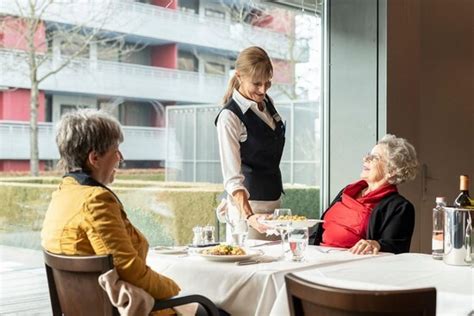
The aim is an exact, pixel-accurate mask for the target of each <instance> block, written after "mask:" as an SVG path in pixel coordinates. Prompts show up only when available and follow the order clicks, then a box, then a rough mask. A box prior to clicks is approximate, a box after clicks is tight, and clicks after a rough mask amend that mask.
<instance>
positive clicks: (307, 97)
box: [0, 0, 322, 249]
mask: <svg viewBox="0 0 474 316" xmlns="http://www.w3.org/2000/svg"><path fill="white" fill-rule="evenodd" d="M171 2H172V3H174V4H175V2H173V1H171ZM171 2H168V1H120V2H115V1H104V2H102V1H98V3H100V5H98V6H97V7H95V6H94V4H92V3H95V2H94V1H92V2H81V3H82V4H81V5H84V6H90V7H88V8H87V10H88V11H87V12H90V16H86V15H84V16H82V15H78V14H75V13H74V12H72V11H70V10H72V9H71V4H69V3H65V4H57V5H55V7H54V12H53V13H52V14H46V15H44V17H45V20H44V21H43V22H42V24H41V25H40V27H38V29H37V33H36V34H35V36H34V37H33V38H34V40H35V41H36V42H35V45H36V46H37V47H38V49H39V50H38V51H37V53H38V55H41V56H45V57H46V59H45V60H47V61H48V62H43V63H42V64H41V66H40V67H41V73H42V74H46V73H48V72H51V75H50V77H49V78H48V80H45V81H43V82H42V83H41V85H40V88H39V89H40V91H39V106H38V111H39V113H38V119H39V121H40V128H39V131H38V133H39V134H38V139H39V140H40V142H39V159H40V169H41V175H42V177H39V178H37V179H33V180H28V181H25V180H22V179H23V178H22V177H16V178H12V179H9V180H8V181H3V180H2V182H1V183H0V185H2V186H6V187H8V190H4V189H1V190H0V210H1V211H0V212H2V213H1V216H2V221H1V222H0V244H2V245H9V246H13V247H24V248H32V249H39V248H40V243H39V241H40V237H39V232H40V230H41V223H42V220H43V218H44V214H45V212H46V209H47V207H48V203H49V199H50V196H51V192H52V191H53V190H54V189H55V188H56V186H57V184H58V183H59V181H60V179H61V174H60V173H59V172H57V171H55V170H47V169H48V168H47V167H48V166H54V163H55V162H56V161H57V160H58V158H59V156H58V153H57V151H56V150H55V148H56V147H55V144H54V125H55V123H56V122H57V121H58V120H59V119H60V116H61V115H62V114H63V113H65V112H67V111H71V110H75V109H76V108H78V107H80V106H82V105H84V104H85V105H87V106H93V107H98V108H101V109H106V110H108V111H109V112H111V113H112V114H113V115H115V116H116V117H117V118H118V119H119V120H120V121H121V122H122V123H123V125H124V135H125V141H124V143H123V144H122V152H123V154H124V158H125V161H126V164H125V166H126V168H125V169H122V170H121V171H120V172H119V173H118V175H117V179H118V181H116V183H114V184H113V185H112V188H113V189H114V190H116V192H117V194H118V196H119V197H120V199H121V200H122V202H123V204H124V206H125V208H126V211H127V213H128V215H129V218H130V219H131V221H132V222H133V223H134V224H135V225H136V226H138V227H139V228H140V230H142V232H143V233H144V234H145V235H146V236H147V238H148V239H149V241H150V244H151V245H156V244H187V243H189V242H190V241H191V237H192V227H193V226H196V225H206V224H211V225H216V226H217V224H216V219H215V214H214V208H215V207H216V203H217V197H218V196H219V195H220V194H221V193H222V191H223V186H222V174H221V165H220V161H219V154H218V142H217V135H216V128H215V126H214V120H215V118H216V115H217V113H218V112H219V110H220V108H221V99H222V97H223V95H224V93H225V90H226V88H227V84H228V81H229V79H230V77H231V76H232V75H233V73H234V71H233V68H234V62H235V60H236V58H237V56H238V54H239V52H240V51H242V50H243V49H244V48H246V47H248V46H254V45H257V46H260V47H262V48H263V49H265V50H266V51H267V52H268V54H269V56H270V57H271V59H272V61H273V65H274V70H275V73H274V77H273V80H272V87H271V89H270V90H269V91H268V94H269V95H270V96H271V97H272V98H273V100H274V103H275V106H276V108H277V110H278V112H279V113H280V114H281V117H282V118H283V120H284V121H285V122H286V130H287V132H286V144H285V149H284V154H283V158H282V161H281V165H280V167H281V170H282V174H283V180H284V187H285V191H286V195H284V196H283V205H284V206H286V207H290V208H292V209H294V212H295V213H296V214H300V213H301V214H305V215H307V216H309V217H312V218H315V217H318V216H319V186H320V183H321V179H320V174H321V172H320V171H321V156H322V155H321V132H320V122H321V106H320V94H321V89H320V86H321V81H320V78H321V74H320V72H321V51H322V50H321V47H320V43H321V41H320V34H321V16H320V11H319V9H316V11H315V12H314V11H308V10H301V9H295V8H294V7H286V6H284V5H278V6H277V5H271V4H270V2H265V4H263V3H262V2H258V1H250V0H241V1H185V0H180V1H177V3H178V4H177V6H175V7H173V6H172V5H168V4H169V3H171ZM12 3H13V2H12ZM161 3H162V4H163V5H165V4H166V7H161V6H159V5H158V4H161ZM108 5H110V8H107V10H105V9H104V8H105V7H104V6H108ZM83 9H84V10H85V9H86V8H83ZM1 10H2V8H0V16H2V14H8V15H9V16H10V15H11V12H9V13H7V12H1ZM45 10H48V8H45ZM75 12H76V11H75ZM77 12H79V11H77ZM81 12H84V11H81ZM17 14H18V15H17V16H15V15H11V16H10V19H11V20H8V23H7V24H9V25H13V22H11V21H14V20H15V19H19V15H21V12H20V11H18V13H17ZM107 14H111V15H107ZM81 19H82V20H81ZM92 19H93V20H92ZM131 21H133V23H132V22H131ZM59 25H60V26H61V27H58V26H59ZM65 26H66V27H65ZM164 26H166V27H164ZM101 27H103V29H101ZM57 30H61V32H63V33H61V34H56V33H55V32H57ZM24 31H25V30H23V29H21V28H16V29H15V28H13V27H12V28H9V29H4V30H3V32H2V38H3V42H2V45H3V46H2V50H1V53H0V64H2V66H3V65H7V64H8V65H10V66H11V67H4V68H2V69H6V72H5V73H2V76H3V77H4V79H2V80H3V81H2V82H3V83H2V84H0V97H1V101H2V102H0V104H2V106H3V109H10V110H11V111H5V110H4V111H3V112H2V113H0V131H1V134H0V147H1V150H0V168H1V169H0V172H2V173H3V174H7V175H15V176H17V175H18V174H20V175H27V174H28V169H29V164H28V160H29V159H30V151H29V139H30V135H29V133H30V132H29V126H28V125H29V111H30V104H29V95H30V89H29V87H31V82H30V81H29V77H28V76H27V75H25V74H26V73H27V71H28V63H27V58H26V57H25V56H26V53H25V54H23V55H22V54H19V53H18V50H20V52H21V50H22V49H23V50H25V51H26V49H27V45H26V44H25V43H24V42H23V43H20V44H21V45H20V44H18V43H19V42H21V41H22V40H23V38H24V37H20V36H19V35H18V32H20V33H21V32H24ZM8 32H10V33H8ZM94 32H97V34H91V33H94ZM45 34H46V35H45ZM47 34H55V36H56V37H55V38H56V41H55V40H54V38H53V39H52V37H51V36H48V35H47ZM91 35H94V36H91ZM89 37H90V38H91V39H92V38H93V39H95V41H91V42H90V43H88V42H84V41H85V40H87V38H89ZM20 38H21V40H18V41H15V40H14V39H20ZM98 38H100V39H101V40H100V41H97V39H98ZM41 41H46V42H47V43H43V44H44V45H42V42H41ZM117 41H118V43H117ZM41 47H45V48H46V49H43V50H41V49H40V48H41ZM81 47H85V48H84V49H83V50H82V51H78V50H79V49H80V48H81ZM48 48H49V49H48ZM65 56H68V57H71V58H72V59H73V60H74V59H77V60H79V61H80V62H72V63H70V64H67V65H63V64H61V62H62V61H64V60H65V58H64V57H65ZM58 57H61V58H58ZM49 61H51V62H49ZM57 66H61V68H60V69H59V68H57ZM55 67H56V68H55ZM5 78H6V79H5ZM8 80H10V81H8ZM46 99H47V100H49V101H48V102H47V106H45V105H44V104H45V100H46ZM59 99H61V100H66V101H64V102H63V103H61V102H59V101H57V100H59ZM67 100H82V101H78V102H72V101H71V102H72V103H71V102H69V101H67ZM84 100H86V101H87V102H85V101H84ZM83 101H84V102H83ZM46 119H48V120H51V121H52V122H50V123H46V122H44V121H45V120H46ZM12 121H15V122H12ZM5 144H6V145H5ZM2 146H5V147H2ZM13 146H15V147H14V148H15V150H14V151H13V152H14V153H12V151H11V150H9V148H13ZM132 166H133V169H128V167H132ZM44 176H48V177H44ZM49 176H52V178H51V177H49ZM30 182H33V183H35V185H34V186H31V183H30ZM12 183H14V184H12ZM25 183H26V184H25Z"/></svg>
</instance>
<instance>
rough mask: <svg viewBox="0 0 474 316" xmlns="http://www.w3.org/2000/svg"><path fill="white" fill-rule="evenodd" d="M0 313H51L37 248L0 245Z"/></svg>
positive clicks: (46, 285)
mask: <svg viewBox="0 0 474 316" xmlns="http://www.w3.org/2000/svg"><path fill="white" fill-rule="evenodd" d="M0 315H52V312H51V304H50V301H49V292H48V283H47V280H46V272H45V269H44V263H43V254H42V253H41V251H39V250H31V249H25V248H16V247H9V246H2V245H0Z"/></svg>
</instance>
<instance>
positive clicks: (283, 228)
mask: <svg viewBox="0 0 474 316" xmlns="http://www.w3.org/2000/svg"><path fill="white" fill-rule="evenodd" d="M280 216H291V209H289V208H276V209H275V210H274V211H273V220H278V218H279V217H280ZM289 226H290V224H288V223H287V224H281V225H276V226H275V229H276V231H277V232H278V233H279V234H280V236H281V249H282V252H283V253H282V257H285V253H286V252H287V247H286V245H287V243H286V239H287V235H288V229H289Z"/></svg>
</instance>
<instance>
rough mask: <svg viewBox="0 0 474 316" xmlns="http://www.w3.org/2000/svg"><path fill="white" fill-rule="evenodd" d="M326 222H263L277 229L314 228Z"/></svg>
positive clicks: (320, 220) (313, 220)
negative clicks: (288, 227)
mask: <svg viewBox="0 0 474 316" xmlns="http://www.w3.org/2000/svg"><path fill="white" fill-rule="evenodd" d="M322 222H324V220H322V219H307V220H304V221H285V220H264V221H262V223H263V224H265V225H267V226H270V227H272V228H276V227H278V226H285V225H291V227H292V228H305V227H313V226H314V225H316V224H317V223H322Z"/></svg>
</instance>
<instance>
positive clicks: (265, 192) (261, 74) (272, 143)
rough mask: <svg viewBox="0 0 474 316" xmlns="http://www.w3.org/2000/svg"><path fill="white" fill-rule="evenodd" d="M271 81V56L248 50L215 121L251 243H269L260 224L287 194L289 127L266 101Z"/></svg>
mask: <svg viewBox="0 0 474 316" xmlns="http://www.w3.org/2000/svg"><path fill="white" fill-rule="evenodd" d="M272 77H273V66H272V62H271V60H270V58H269V57H268V54H267V53H266V52H265V51H264V50H263V49H262V48H260V47H257V46H252V47H248V48H246V49H244V50H243V51H242V52H241V53H240V54H239V56H238V58H237V60H236V62H235V74H234V75H233V77H232V78H231V80H230V82H229V86H228V88H227V91H226V93H225V96H224V99H223V108H222V110H221V111H220V112H219V114H218V116H217V118H216V121H215V124H216V126H217V135H218V141H219V154H220V158H221V166H222V175H223V178H224V188H225V190H226V192H227V193H228V194H229V195H231V196H232V199H233V204H234V205H236V207H237V208H238V209H239V210H240V212H242V216H243V217H244V218H246V219H247V220H248V222H249V224H250V229H249V238H251V239H263V238H265V237H264V235H263V234H262V233H263V232H265V230H266V226H265V225H262V224H261V223H260V222H259V221H258V218H259V217H261V216H262V215H261V214H266V213H270V214H271V213H273V210H274V209H275V208H278V207H280V205H281V194H282V192H283V184H282V179H281V172H280V160H281V156H282V154H283V147H284V144H285V125H284V123H283V122H282V120H281V117H280V115H279V114H278V112H277V111H276V109H275V107H274V105H273V101H272V99H271V98H270V97H269V96H268V95H267V90H268V89H269V88H270V86H271V80H272Z"/></svg>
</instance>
